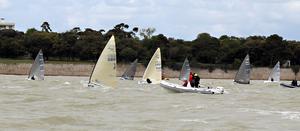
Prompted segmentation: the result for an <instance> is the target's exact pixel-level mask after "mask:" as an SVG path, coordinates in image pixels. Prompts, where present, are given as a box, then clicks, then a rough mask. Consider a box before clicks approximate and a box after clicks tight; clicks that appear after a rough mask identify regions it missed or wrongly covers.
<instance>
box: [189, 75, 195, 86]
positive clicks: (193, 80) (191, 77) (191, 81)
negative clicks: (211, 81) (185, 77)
mask: <svg viewBox="0 0 300 131" xmlns="http://www.w3.org/2000/svg"><path fill="white" fill-rule="evenodd" d="M194 75H195V73H190V83H191V87H194V86H195V79H194Z"/></svg>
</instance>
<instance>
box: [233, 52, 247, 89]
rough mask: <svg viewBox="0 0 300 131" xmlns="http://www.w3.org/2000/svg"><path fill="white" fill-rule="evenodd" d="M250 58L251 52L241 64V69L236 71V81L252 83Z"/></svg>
mask: <svg viewBox="0 0 300 131" xmlns="http://www.w3.org/2000/svg"><path fill="white" fill-rule="evenodd" d="M250 70H251V65H250V58H249V54H247V55H246V57H245V59H244V61H243V63H242V64H241V66H240V68H239V71H238V72H237V73H236V76H235V78H234V82H236V83H239V84H250Z"/></svg>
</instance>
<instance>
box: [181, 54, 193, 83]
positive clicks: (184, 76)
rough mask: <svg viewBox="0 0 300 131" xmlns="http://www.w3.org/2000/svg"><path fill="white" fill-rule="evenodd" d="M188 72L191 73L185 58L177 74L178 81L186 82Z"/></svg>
mask: <svg viewBox="0 0 300 131" xmlns="http://www.w3.org/2000/svg"><path fill="white" fill-rule="evenodd" d="M190 72H191V68H190V64H189V60H188V59H187V58H185V60H184V63H183V65H182V68H181V71H180V74H179V80H188V79H189V75H190Z"/></svg>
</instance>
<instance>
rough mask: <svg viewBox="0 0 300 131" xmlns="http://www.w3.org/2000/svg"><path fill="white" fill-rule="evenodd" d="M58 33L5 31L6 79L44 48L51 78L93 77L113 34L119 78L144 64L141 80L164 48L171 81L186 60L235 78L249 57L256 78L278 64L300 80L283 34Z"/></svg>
mask: <svg viewBox="0 0 300 131" xmlns="http://www.w3.org/2000/svg"><path fill="white" fill-rule="evenodd" d="M52 30H53V29H51V28H50V24H49V23H48V22H43V23H42V25H41V30H38V29H35V28H29V29H28V30H27V31H25V32H22V31H17V30H7V29H5V30H0V64H1V66H0V68H1V72H0V74H27V73H28V71H29V68H30V65H31V64H32V59H34V58H35V56H36V54H37V53H38V51H39V50H40V49H42V50H43V54H44V59H45V61H46V63H47V64H46V66H45V67H46V72H45V73H46V75H65V76H68V75H79V76H88V75H89V74H90V72H91V69H92V67H93V65H94V63H95V61H97V59H98V58H99V56H100V53H101V52H102V50H103V48H104V46H105V45H106V43H107V41H108V39H109V38H110V37H111V36H112V35H114V36H115V38H116V52H117V62H118V65H119V69H118V75H120V74H121V73H122V72H123V70H125V67H126V66H127V65H128V64H129V63H131V62H132V61H134V60H135V59H138V62H139V63H140V66H139V67H138V71H137V75H138V76H141V75H142V74H143V70H144V68H145V66H146V65H147V64H148V62H149V60H150V59H151V56H152V55H153V53H154V51H155V50H156V49H157V48H160V49H161V54H162V63H163V65H162V66H163V67H164V70H163V71H164V73H165V75H166V77H177V75H178V74H179V73H178V71H179V70H180V69H181V66H182V62H183V61H184V59H185V58H188V59H189V61H190V65H191V67H192V68H193V69H194V71H195V72H200V75H201V77H202V78H216V79H218V78H224V79H233V78H234V77H235V72H236V70H237V69H238V68H239V66H240V64H241V63H242V60H243V59H244V57H245V56H246V54H249V56H250V61H251V66H252V68H253V72H252V73H251V78H252V79H266V78H267V76H268V75H269V73H270V70H271V69H269V68H268V67H270V68H271V67H273V66H274V65H275V64H276V63H277V62H278V61H280V63H281V67H291V69H292V70H291V69H289V68H282V74H281V78H282V79H283V80H284V79H287V80H290V79H294V78H295V75H296V76H297V77H298V75H297V73H298V72H299V68H300V66H299V65H300V42H299V41H295V40H286V39H284V38H283V37H281V36H279V35H278V34H272V35H270V36H248V37H236V36H227V35H222V36H220V37H214V36H211V35H210V34H209V33H199V34H198V35H197V36H195V39H194V40H183V39H178V38H172V37H168V36H165V35H164V34H156V33H155V31H156V30H155V28H151V27H150V28H144V29H139V28H138V27H133V28H132V27H131V28H129V25H128V24H125V23H120V24H117V25H115V26H114V27H113V28H111V29H108V30H107V31H105V30H103V29H91V28H85V29H81V28H80V27H74V28H73V29H70V30H67V31H65V32H55V31H52ZM122 63H123V64H122ZM263 67H265V68H263ZM68 71H69V72H68Z"/></svg>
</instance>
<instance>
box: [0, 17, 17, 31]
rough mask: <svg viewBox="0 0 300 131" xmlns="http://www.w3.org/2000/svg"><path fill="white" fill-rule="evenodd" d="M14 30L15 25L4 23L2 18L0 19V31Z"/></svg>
mask: <svg viewBox="0 0 300 131" xmlns="http://www.w3.org/2000/svg"><path fill="white" fill-rule="evenodd" d="M4 29H15V23H11V22H6V21H5V19H4V18H0V30H4Z"/></svg>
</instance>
